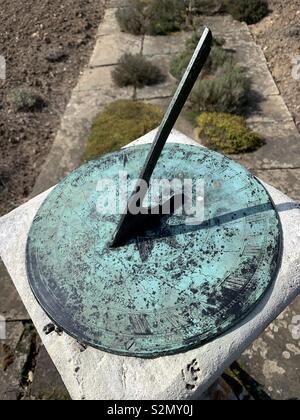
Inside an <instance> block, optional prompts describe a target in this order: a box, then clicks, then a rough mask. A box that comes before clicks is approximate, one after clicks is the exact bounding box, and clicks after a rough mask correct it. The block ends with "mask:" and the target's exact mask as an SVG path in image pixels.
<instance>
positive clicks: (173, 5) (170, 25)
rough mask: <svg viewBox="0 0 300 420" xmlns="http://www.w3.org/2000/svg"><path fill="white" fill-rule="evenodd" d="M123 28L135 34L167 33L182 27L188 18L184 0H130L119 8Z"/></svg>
mask: <svg viewBox="0 0 300 420" xmlns="http://www.w3.org/2000/svg"><path fill="white" fill-rule="evenodd" d="M116 16H117V19H118V22H119V25H120V27H121V29H122V30H123V31H125V32H129V33H132V34H135V35H141V34H148V35H166V34H168V33H170V32H175V31H178V30H180V29H181V27H182V25H184V23H185V20H186V12H185V2H184V1H183V0H129V4H128V6H127V7H124V8H119V9H118V11H117V14H116Z"/></svg>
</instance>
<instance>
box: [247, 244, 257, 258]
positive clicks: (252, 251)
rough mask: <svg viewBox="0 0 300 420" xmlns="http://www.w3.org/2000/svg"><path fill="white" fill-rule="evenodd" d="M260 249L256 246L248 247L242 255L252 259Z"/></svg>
mask: <svg viewBox="0 0 300 420" xmlns="http://www.w3.org/2000/svg"><path fill="white" fill-rule="evenodd" d="M260 252H261V247H260V246H256V245H248V246H247V248H245V251H244V255H246V256H247V257H254V256H255V255H257V254H260Z"/></svg>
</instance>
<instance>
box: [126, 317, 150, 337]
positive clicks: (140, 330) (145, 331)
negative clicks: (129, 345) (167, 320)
mask: <svg viewBox="0 0 300 420" xmlns="http://www.w3.org/2000/svg"><path fill="white" fill-rule="evenodd" d="M129 320H130V323H131V325H132V328H133V331H134V333H135V334H137V335H151V334H152V331H151V328H150V325H149V322H148V321H147V318H146V315H144V314H138V315H129Z"/></svg>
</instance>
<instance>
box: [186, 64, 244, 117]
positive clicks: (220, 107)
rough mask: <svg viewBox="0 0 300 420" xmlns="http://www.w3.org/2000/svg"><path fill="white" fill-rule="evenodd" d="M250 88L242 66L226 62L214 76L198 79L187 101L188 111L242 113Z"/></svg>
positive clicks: (196, 112) (194, 112)
mask: <svg viewBox="0 0 300 420" xmlns="http://www.w3.org/2000/svg"><path fill="white" fill-rule="evenodd" d="M250 90H251V82H250V80H249V79H248V77H247V76H246V74H245V71H244V69H243V68H242V67H240V66H239V65H236V64H232V63H229V64H226V65H224V66H222V67H220V68H219V70H218V71H217V72H216V74H215V76H214V77H211V78H207V79H202V80H199V81H198V82H197V83H196V85H195V88H194V90H193V92H192V94H191V97H190V101H189V108H190V113H191V115H192V116H195V115H197V114H199V113H201V112H226V113H229V114H240V113H243V111H244V108H245V105H246V103H247V101H248V97H249V93H250Z"/></svg>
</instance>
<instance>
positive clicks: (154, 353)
mask: <svg viewBox="0 0 300 420" xmlns="http://www.w3.org/2000/svg"><path fill="white" fill-rule="evenodd" d="M149 150H150V145H144V146H136V147H131V148H128V149H124V150H121V151H119V152H116V153H113V154H109V155H106V156H103V157H101V158H99V159H98V160H95V161H92V162H89V163H87V164H85V165H83V166H82V167H81V168H79V169H78V170H76V171H75V172H73V173H72V174H71V175H70V176H68V177H67V178H66V179H65V180H63V181H62V182H61V183H60V184H59V185H58V186H57V187H56V188H55V189H54V190H53V191H52V192H51V193H50V194H49V196H48V198H47V199H46V200H45V202H44V203H43V205H42V206H41V208H40V210H39V211H38V213H37V215H36V217H35V219H34V221H33V224H32V227H31V230H30V233H29V237H28V243H27V272H28V278H29V282H30V285H31V288H32V290H33V292H34V294H35V296H36V298H37V300H38V301H39V303H40V305H41V306H42V307H43V308H44V310H45V311H46V312H47V314H48V315H49V317H50V318H51V319H52V320H53V321H54V322H55V323H56V324H57V325H58V326H59V327H61V328H62V329H63V330H64V331H65V332H66V333H68V334H70V335H72V336H73V337H75V338H76V339H78V340H79V341H80V342H83V343H86V344H88V345H91V346H93V347H96V348H98V349H102V350H104V351H107V352H112V353H115V354H121V355H127V356H138V357H158V356H163V355H167V354H174V353H177V352H181V351H186V350H188V349H191V348H193V347H196V346H199V345H201V344H203V343H206V342H207V341H209V340H212V339H214V338H215V337H217V336H219V335H220V334H222V333H224V332H225V331H227V330H229V329H230V328H232V327H233V326H235V325H236V324H237V323H238V322H240V321H241V320H242V319H243V318H245V316H246V315H247V314H249V312H250V311H252V310H253V308H254V307H255V305H256V304H257V303H258V302H259V300H260V299H261V298H262V296H263V295H264V294H265V292H266V290H267V289H268V288H269V286H270V285H271V284H272V282H273V280H274V278H275V277H276V274H277V271H278V267H279V264H280V260H281V226H280V222H279V217H278V214H277V212H276V210H275V208H274V205H273V203H272V200H271V199H270V197H269V195H268V193H267V191H266V190H265V188H264V187H263V186H262V184H261V183H260V182H259V181H258V180H257V179H256V178H254V177H253V176H252V175H251V174H250V173H249V172H248V171H246V170H245V169H244V168H243V167H241V166H240V165H239V164H237V163H235V162H234V161H232V160H230V159H228V158H226V157H224V156H222V155H220V154H218V153H215V152H213V151H210V150H208V149H205V148H201V147H195V146H188V145H180V144H167V145H166V146H165V148H164V150H163V152H162V155H161V157H160V159H159V161H158V164H157V165H156V167H155V170H154V173H153V179H167V180H172V179H174V178H178V179H184V178H188V179H192V180H193V183H195V182H196V181H197V180H199V179H203V181H204V199H205V206H204V209H205V211H204V222H202V223H198V224H186V216H185V215H184V214H183V215H181V216H178V215H176V214H175V215H173V216H171V217H169V218H162V219H161V221H160V223H159V225H157V226H156V227H155V228H154V229H152V230H151V229H149V230H146V231H145V232H144V233H143V234H141V235H140V236H137V237H135V238H131V239H130V240H129V241H128V242H127V243H126V244H125V245H123V246H120V247H116V248H112V247H110V242H111V239H112V237H113V235H114V232H115V231H116V228H117V226H118V223H119V220H120V215H118V214H115V215H105V214H101V212H98V211H97V206H98V205H99V200H100V201H101V203H103V202H105V201H109V199H110V197H109V194H111V190H109V189H107V190H105V189H103V190H101V192H99V187H98V185H99V180H101V179H115V180H117V178H118V176H119V171H127V173H128V175H129V179H136V178H138V176H139V172H140V168H141V162H143V161H145V159H146V157H147V155H148V153H149ZM150 188H151V184H150ZM150 204H151V203H150Z"/></svg>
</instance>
